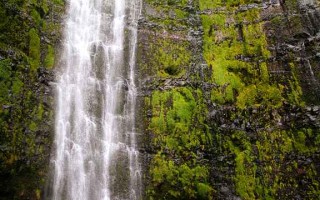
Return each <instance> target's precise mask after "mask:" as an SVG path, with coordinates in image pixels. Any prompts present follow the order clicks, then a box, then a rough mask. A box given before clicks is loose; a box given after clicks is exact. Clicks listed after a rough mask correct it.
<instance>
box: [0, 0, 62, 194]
mask: <svg viewBox="0 0 320 200" xmlns="http://www.w3.org/2000/svg"><path fill="white" fill-rule="evenodd" d="M63 5H64V2H63V1H62V0H52V1H51V0H44V1H37V0H31V1H24V0H6V1H1V2H0V85H1V89H0V93H1V94H0V134H1V135H0V180H1V181H0V199H40V195H41V194H40V193H41V192H40V191H41V189H42V187H43V185H44V182H45V180H44V177H45V176H46V174H47V169H48V164H49V163H48V158H49V153H50V148H49V147H50V146H51V140H52V139H51V138H52V134H51V133H52V123H53V120H52V117H53V112H52V94H51V87H50V86H49V85H50V81H52V80H53V74H52V70H51V69H52V67H53V65H54V58H55V50H54V49H55V45H56V44H58V39H59V38H60V28H59V27H60V25H61V23H60V20H59V19H60V16H61V13H62V12H63V9H64V7H63Z"/></svg>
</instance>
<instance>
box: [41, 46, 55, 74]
mask: <svg viewBox="0 0 320 200" xmlns="http://www.w3.org/2000/svg"><path fill="white" fill-rule="evenodd" d="M54 56H55V53H54V48H53V47H52V46H51V45H48V50H47V55H46V58H45V61H44V66H45V67H46V68H48V69H52V68H53V66H54Z"/></svg>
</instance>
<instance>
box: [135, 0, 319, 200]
mask: <svg viewBox="0 0 320 200" xmlns="http://www.w3.org/2000/svg"><path fill="white" fill-rule="evenodd" d="M319 11H320V10H319V2H317V1H297V0H286V1H277V0H276V1H251V0H231V1H222V0H220V1H219V0H199V1H196V0H194V1H183V0H180V1H179V0H176V1H174V0H173V1H170V0H168V1H157V0H146V1H145V2H144V10H143V17H142V19H141V21H140V30H139V55H138V65H139V73H140V76H141V78H140V82H141V86H140V88H141V93H142V95H143V96H144V105H142V106H141V107H142V110H143V117H144V126H145V130H146V131H145V135H146V138H147V139H146V140H147V141H148V144H149V145H146V146H145V148H146V149H147V150H146V151H147V152H148V156H147V158H148V159H147V161H148V162H149V165H148V168H147V171H148V175H147V176H146V180H145V181H146V184H147V187H146V199H317V198H319V196H320V193H319V191H320V188H319V181H320V179H319V177H318V174H319V172H320V171H319V170H320V166H319V162H320V157H319V156H320V155H319V153H320V149H319V147H320V146H319V145H320V140H319V139H320V124H319V123H320V121H319V120H320V111H319V100H320V99H319V93H320V89H319V79H320V77H319V55H318V54H319V34H320V32H319V30H320V29H319V28H320V27H319Z"/></svg>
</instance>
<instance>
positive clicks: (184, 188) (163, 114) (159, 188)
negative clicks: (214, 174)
mask: <svg viewBox="0 0 320 200" xmlns="http://www.w3.org/2000/svg"><path fill="white" fill-rule="evenodd" d="M147 101H150V102H149V103H147V104H148V105H151V107H152V108H151V110H152V113H153V114H152V118H151V123H150V127H149V128H150V130H151V131H152V132H153V134H154V136H153V138H154V139H153V145H154V147H155V148H156V149H157V152H158V153H157V154H156V155H155V157H154V158H153V160H152V163H151V169H150V174H151V176H152V181H151V185H150V186H149V189H148V196H149V197H150V199H172V198H175V199H210V198H211V196H212V195H213V192H214V190H213V189H212V187H211V186H210V184H209V182H208V181H209V171H208V170H209V168H208V166H207V164H206V162H205V161H204V160H202V159H201V153H200V152H203V151H204V148H205V146H208V145H209V144H210V141H211V136H210V134H209V132H208V127H207V126H206V124H205V123H204V120H205V116H206V109H205V107H204V104H203V102H202V101H203V99H202V92H201V91H200V90H196V91H194V90H192V89H191V88H176V89H173V90H169V91H165V92H160V91H154V92H153V94H152V96H151V99H150V100H149V99H147Z"/></svg>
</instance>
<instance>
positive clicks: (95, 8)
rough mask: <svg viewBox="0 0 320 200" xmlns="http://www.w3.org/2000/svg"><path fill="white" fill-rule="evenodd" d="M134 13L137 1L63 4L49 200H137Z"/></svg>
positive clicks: (93, 0) (74, 0) (96, 0)
mask: <svg viewBox="0 0 320 200" xmlns="http://www.w3.org/2000/svg"><path fill="white" fill-rule="evenodd" d="M140 9H141V0H69V2H68V18H67V20H66V25H65V33H64V34H65V39H64V50H63V54H62V58H61V62H60V65H59V66H60V68H59V70H58V74H57V83H56V88H57V93H56V123H55V152H54V156H53V158H52V166H53V171H52V174H53V175H52V176H53V178H52V184H51V185H52V190H51V192H50V194H49V196H50V198H51V199H54V200H67V199H70V200H86V199H88V200H96V199H97V200H98V199H99V200H100V199H101V200H102V199H103V200H108V199H112V200H113V199H130V200H131V199H141V175H140V171H141V169H140V165H139V158H138V157H139V153H138V151H137V150H136V147H137V142H136V131H135V120H134V119H135V105H136V93H137V92H136V90H137V89H136V86H135V54H136V52H135V49H136V44H137V21H138V17H139V14H140Z"/></svg>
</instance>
